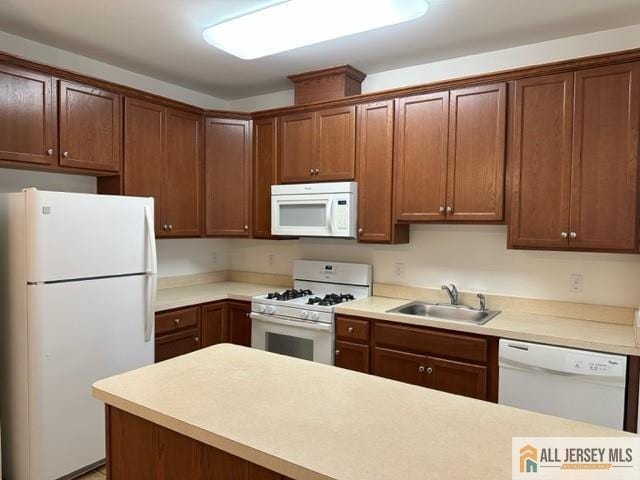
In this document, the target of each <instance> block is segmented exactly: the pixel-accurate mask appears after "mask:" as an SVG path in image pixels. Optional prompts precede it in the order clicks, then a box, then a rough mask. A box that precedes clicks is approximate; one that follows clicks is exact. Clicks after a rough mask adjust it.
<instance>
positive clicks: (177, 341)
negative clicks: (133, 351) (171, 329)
mask: <svg viewBox="0 0 640 480" xmlns="http://www.w3.org/2000/svg"><path fill="white" fill-rule="evenodd" d="M199 348H200V331H199V329H196V330H187V331H184V332H180V333H175V334H172V335H165V336H162V337H158V338H156V362H162V361H163V360H168V359H170V358H174V357H177V356H179V355H184V354H185V353H190V352H193V351H195V350H198V349H199Z"/></svg>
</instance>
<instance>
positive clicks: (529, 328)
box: [335, 296, 640, 355]
mask: <svg viewBox="0 0 640 480" xmlns="http://www.w3.org/2000/svg"><path fill="white" fill-rule="evenodd" d="M409 302H410V300H405V299H399V298H387V297H375V296H374V297H368V298H364V299H362V300H356V301H354V302H349V303H346V304H342V305H340V306H337V307H336V309H335V312H336V314H344V315H354V316H360V317H366V318H374V319H377V320H387V321H390V322H400V323H406V324H410V325H418V326H423V327H435V328H444V329H448V330H456V331H460V332H469V333H477V334H481V335H491V336H496V337H502V338H511V339H514V340H523V341H531V342H539V343H548V344H552V345H560V346H566V347H574V348H585V349H589V350H598V351H602V352H608V353H620V354H624V355H640V347H638V346H636V340H635V333H634V327H633V326H632V325H617V324H612V323H603V322H594V321H588V320H577V319H572V318H564V317H556V316H551V315H536V314H531V313H514V312H502V313H500V314H499V315H498V316H496V317H494V318H493V319H492V320H490V321H489V322H488V323H486V324H484V325H472V324H465V323H461V322H453V321H448V320H440V319H435V318H429V317H420V316H414V315H403V314H399V313H387V310H390V309H392V308H395V307H399V306H401V305H404V304H406V303H409Z"/></svg>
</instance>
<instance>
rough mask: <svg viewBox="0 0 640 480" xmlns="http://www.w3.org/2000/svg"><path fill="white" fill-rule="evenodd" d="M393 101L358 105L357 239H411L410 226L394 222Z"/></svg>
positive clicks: (374, 241) (387, 240)
mask: <svg viewBox="0 0 640 480" xmlns="http://www.w3.org/2000/svg"><path fill="white" fill-rule="evenodd" d="M393 105H394V102H393V100H388V101H386V102H376V103H369V104H366V105H358V136H357V145H358V147H357V152H358V165H357V166H358V168H357V180H358V240H359V241H360V242H372V243H400V242H408V241H409V235H408V234H409V230H408V229H409V227H408V225H396V226H395V227H394V225H393V223H394V221H393V210H392V203H393V123H394V108H393Z"/></svg>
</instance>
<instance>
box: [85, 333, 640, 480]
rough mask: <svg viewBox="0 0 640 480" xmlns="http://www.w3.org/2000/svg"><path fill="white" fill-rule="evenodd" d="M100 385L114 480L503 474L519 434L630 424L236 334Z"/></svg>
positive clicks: (594, 430)
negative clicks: (253, 344) (382, 371)
mask: <svg viewBox="0 0 640 480" xmlns="http://www.w3.org/2000/svg"><path fill="white" fill-rule="evenodd" d="M93 395H94V397H95V398H97V399H99V400H101V401H103V402H104V403H105V404H106V405H107V427H108V428H107V468H108V472H109V474H110V478H111V479H112V480H129V479H131V480H133V479H136V480H144V479H147V478H148V479H153V478H165V479H172V478H180V479H181V480H182V479H183V480H190V479H205V478H206V479H211V480H217V479H234V480H235V479H242V480H245V479H246V480H250V479H251V480H258V479H260V480H267V479H273V480H279V479H285V478H293V479H300V480H307V479H308V480H315V479H322V480H326V479H340V480H355V479H362V480H378V479H379V480H382V479H385V480H388V479H403V480H412V479H424V478H427V477H426V476H425V475H426V472H428V478H429V479H432V480H437V479H447V480H457V479H460V480H462V479H464V480H473V479H478V480H480V479H482V480H485V479H487V478H491V479H492V480H499V479H510V478H511V439H512V437H513V436H623V435H628V434H625V433H624V432H619V431H615V430H609V429H606V428H601V427H596V426H592V425H588V424H584V423H580V422H575V421H571V420H565V419H561V418H556V417H550V416H546V415H541V414H537V413H532V412H526V411H523V410H518V409H514V408H510V407H506V406H502V405H496V404H492V403H489V402H484V401H479V400H473V399H469V398H465V397H461V396H456V395H450V394H447V393H443V392H438V391H435V390H430V389H426V388H422V387H417V386H413V385H407V384H403V383H399V382H395V381H391V380H387V379H384V378H379V377H374V376H370V375H364V374H360V373H357V372H352V371H349V370H343V369H340V368H337V367H332V366H328V365H322V364H319V363H312V362H308V361H304V360H298V359H294V358H290V357H285V356H281V355H275V354H271V353H267V352H263V351H259V350H255V349H249V348H245V347H239V346H234V345H229V344H221V345H216V346H213V347H210V348H206V349H203V350H199V351H196V352H193V353H191V354H188V355H183V356H181V357H178V358H174V359H172V360H169V361H165V362H161V363H158V364H155V365H150V366H147V367H144V368H141V369H138V370H134V371H131V372H127V373H124V374H121V375H117V376H114V377H111V378H108V379H105V380H101V381H98V382H96V384H95V385H94V386H93Z"/></svg>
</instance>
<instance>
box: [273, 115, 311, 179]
mask: <svg viewBox="0 0 640 480" xmlns="http://www.w3.org/2000/svg"><path fill="white" fill-rule="evenodd" d="M314 123H315V122H314V114H313V113H311V112H309V113H296V114H292V115H285V116H284V117H281V118H280V120H279V126H278V135H279V141H278V149H279V155H278V162H279V175H280V181H281V182H282V183H292V182H293V183H295V182H310V181H313V180H314V175H313V168H314V167H313V165H314V163H315V151H316V149H315V128H314Z"/></svg>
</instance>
